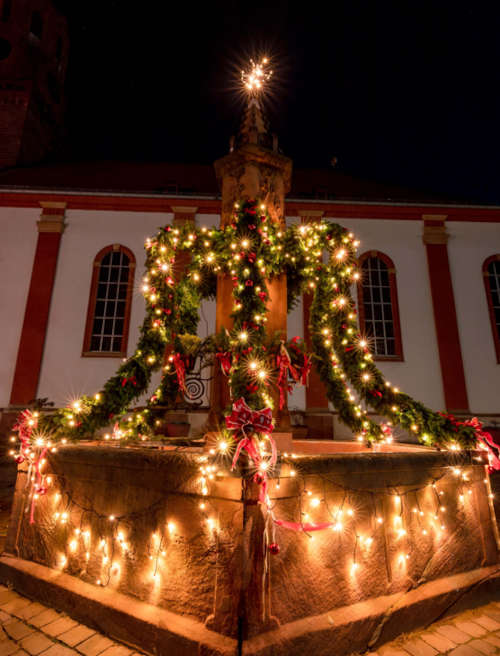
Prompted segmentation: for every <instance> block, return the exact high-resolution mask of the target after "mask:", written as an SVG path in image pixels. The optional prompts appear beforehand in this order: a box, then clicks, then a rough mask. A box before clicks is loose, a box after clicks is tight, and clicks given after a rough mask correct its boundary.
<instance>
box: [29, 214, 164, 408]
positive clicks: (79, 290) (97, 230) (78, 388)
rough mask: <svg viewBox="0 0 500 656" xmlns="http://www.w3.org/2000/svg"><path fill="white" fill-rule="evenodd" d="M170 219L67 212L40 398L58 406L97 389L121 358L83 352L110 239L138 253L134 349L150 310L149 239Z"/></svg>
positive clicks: (131, 336)
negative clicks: (97, 274)
mask: <svg viewBox="0 0 500 656" xmlns="http://www.w3.org/2000/svg"><path fill="white" fill-rule="evenodd" d="M171 220H172V215H171V214H167V213H155V212H144V213H142V212H105V211H88V210H68V211H67V212H66V230H65V232H64V235H63V242H62V246H61V251H60V253H59V264H58V268H57V275H56V281H55V285H54V293H53V297H52V304H51V309H50V315H49V325H48V331H47V340H46V344H45V352H44V358H43V363H42V370H41V375H40V384H39V389H38V396H39V397H45V396H47V397H49V398H50V399H51V400H52V401H54V402H55V403H56V405H58V406H59V405H65V404H66V403H68V401H70V400H71V399H74V398H78V397H79V396H81V395H82V394H93V393H95V392H96V391H98V390H99V389H100V388H101V387H102V385H103V384H104V383H105V382H106V380H107V379H108V378H109V377H110V376H111V375H113V374H114V372H115V371H116V368H117V367H118V365H119V364H120V360H119V359H117V358H105V357H103V358H99V357H97V358H96V357H92V358H82V357H81V352H82V345H83V337H84V332H85V321H86V318H87V306H88V301H89V293H90V283H91V279H92V266H93V262H94V258H95V256H96V255H97V253H98V252H99V251H100V250H101V248H104V247H105V246H109V245H110V244H122V245H123V246H126V247H127V248H130V250H131V251H132V252H133V253H134V255H135V258H136V271H135V279H134V294H133V297H132V310H131V317H130V331H129V339H128V350H127V354H128V355H130V353H131V352H132V351H133V349H134V347H135V344H136V342H137V339H138V336H139V327H140V325H141V324H142V321H143V319H144V310H145V304H144V299H143V297H142V294H141V292H140V281H141V278H142V276H143V274H144V261H145V252H144V241H145V239H146V238H147V237H149V236H153V235H155V234H156V232H157V231H158V228H159V227H160V226H162V225H165V224H166V223H170V222H171ZM155 378H156V379H157V378H158V377H155Z"/></svg>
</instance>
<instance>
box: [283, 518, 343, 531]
mask: <svg viewBox="0 0 500 656" xmlns="http://www.w3.org/2000/svg"><path fill="white" fill-rule="evenodd" d="M274 523H275V524H276V525H277V526H282V527H283V528H288V529H289V530H290V531H303V532H304V533H310V532H311V531H324V530H325V528H333V527H334V526H335V522H319V523H314V522H306V523H301V522H287V521H286V520H284V519H275V520H274Z"/></svg>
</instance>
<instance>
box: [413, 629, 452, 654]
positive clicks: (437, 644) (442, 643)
mask: <svg viewBox="0 0 500 656" xmlns="http://www.w3.org/2000/svg"><path fill="white" fill-rule="evenodd" d="M420 638H422V640H424V641H425V642H426V643H427V644H429V645H430V646H431V647H434V649H436V650H437V651H438V652H447V651H450V650H451V649H454V648H455V647H456V646H457V644H456V643H455V642H453V641H452V640H450V639H449V638H447V637H446V636H444V635H442V634H441V633H436V632H434V631H432V632H429V633H421V634H420Z"/></svg>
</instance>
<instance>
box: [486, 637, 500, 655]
mask: <svg viewBox="0 0 500 656" xmlns="http://www.w3.org/2000/svg"><path fill="white" fill-rule="evenodd" d="M482 639H483V640H485V641H486V642H491V644H492V645H495V647H500V638H498V637H497V636H494V635H489V636H484V638H482ZM499 652H500V650H499Z"/></svg>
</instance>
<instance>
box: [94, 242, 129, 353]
mask: <svg viewBox="0 0 500 656" xmlns="http://www.w3.org/2000/svg"><path fill="white" fill-rule="evenodd" d="M110 252H115V253H116V252H120V253H124V254H125V255H126V256H127V257H128V258H129V262H130V264H129V274H128V287H127V298H126V299H125V317H124V319H123V337H122V347H121V350H120V351H119V352H116V353H110V352H100V351H91V350H90V340H91V337H92V325H93V323H94V311H95V303H96V297H97V283H98V280H99V267H100V265H101V262H102V258H103V257H104V256H105V255H107V254H108V253H110ZM134 273H135V257H134V254H133V253H132V251H131V250H130V249H128V248H127V247H126V246H122V245H121V244H112V245H111V246H106V247H105V248H102V249H101V250H100V251H99V252H98V253H97V255H96V256H95V259H94V264H93V265H92V282H91V283H90V296H89V304H88V308H87V320H86V322H85V335H84V338H83V348H82V358H123V357H125V356H126V354H127V346H128V331H129V324H130V310H131V307H132V291H133V286H134Z"/></svg>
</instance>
